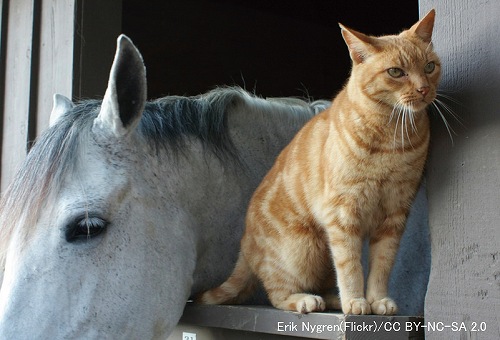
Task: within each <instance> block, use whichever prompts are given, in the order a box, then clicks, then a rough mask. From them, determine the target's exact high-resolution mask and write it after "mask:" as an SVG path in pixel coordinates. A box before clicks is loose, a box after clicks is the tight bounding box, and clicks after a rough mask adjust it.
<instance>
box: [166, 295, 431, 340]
mask: <svg viewBox="0 0 500 340" xmlns="http://www.w3.org/2000/svg"><path fill="white" fill-rule="evenodd" d="M422 324H423V318H419V317H408V316H379V315H349V316H345V315H344V314H342V313H336V312H325V313H309V314H299V313H294V312H287V311H282V310H279V309H275V308H272V307H267V306H243V305H238V306H217V305H216V306H209V305H197V304H192V303H188V304H187V305H186V308H185V309H184V314H183V316H182V318H181V321H180V324H179V326H177V329H176V330H175V331H174V333H173V334H172V335H171V336H170V338H169V339H172V340H174V339H176V338H178V334H179V333H180V332H182V331H184V332H197V333H199V334H200V336H199V337H198V338H197V339H200V340H203V339H205V340H208V339H217V338H219V339H220V338H228V339H229V338H237V339H243V338H245V339H292V337H294V338H297V337H298V338H305V339H345V340H349V339H353V340H354V339H363V340H369V339H385V340H403V339H423V338H424V328H422V327H420V325H422ZM264 334H265V335H264ZM270 335H274V336H270Z"/></svg>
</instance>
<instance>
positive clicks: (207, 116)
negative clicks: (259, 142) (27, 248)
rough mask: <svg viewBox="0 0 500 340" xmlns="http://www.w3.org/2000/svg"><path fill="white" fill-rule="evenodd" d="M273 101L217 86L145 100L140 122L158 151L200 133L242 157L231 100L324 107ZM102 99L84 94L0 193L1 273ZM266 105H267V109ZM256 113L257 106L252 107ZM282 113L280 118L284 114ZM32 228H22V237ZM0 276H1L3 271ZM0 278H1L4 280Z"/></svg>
mask: <svg viewBox="0 0 500 340" xmlns="http://www.w3.org/2000/svg"><path fill="white" fill-rule="evenodd" d="M273 102H275V103H273V104H270V102H269V101H267V100H264V99H261V98H257V97H255V96H254V95H251V94H249V93H248V92H246V91H245V90H243V89H241V88H217V89H215V90H213V91H210V92H208V93H206V94H203V95H198V96H194V97H178V96H171V97H164V98H160V99H157V100H154V101H150V102H147V103H146V105H145V109H144V113H143V116H142V118H141V121H140V123H139V126H138V128H137V131H138V133H139V134H140V135H142V136H143V137H144V138H145V139H146V140H147V141H149V142H150V145H151V146H152V147H153V148H154V149H155V152H157V153H158V151H159V150H160V149H166V150H170V151H173V152H177V151H178V150H182V149H183V148H184V146H185V141H186V140H187V138H188V136H192V137H196V138H198V139H199V140H200V141H201V142H202V144H203V145H204V146H205V147H206V148H207V149H209V150H210V151H211V152H213V154H215V156H217V157H218V158H219V159H221V161H223V162H227V161H229V160H230V159H232V160H234V161H236V162H238V161H239V158H238V152H237V150H236V148H235V146H234V145H233V142H232V140H231V138H230V135H229V129H228V125H227V116H228V115H227V113H228V111H230V109H231V107H232V106H233V105H238V104H241V105H247V108H248V109H249V110H250V111H252V110H253V111H258V112H261V111H271V110H273V109H276V108H277V107H279V108H281V111H282V112H289V111H290V109H291V108H292V110H293V111H296V112H297V114H298V115H307V116H312V115H313V114H314V113H317V112H318V111H320V110H321V109H323V108H324V103H321V104H320V105H314V103H313V104H309V103H306V102H305V101H300V100H295V99H293V100H291V101H290V100H288V99H282V100H280V99H277V100H274V101H273ZM100 106H101V101H99V100H85V101H81V102H79V103H77V104H76V105H75V107H74V108H73V109H72V110H71V111H69V112H67V113H66V114H64V115H63V116H62V117H61V118H60V119H59V120H58V121H57V123H56V124H55V125H54V126H52V127H50V128H49V129H47V130H46V131H45V132H44V133H43V134H42V135H41V136H40V137H39V138H38V139H37V140H36V142H35V143H34V145H33V147H32V148H31V150H30V151H29V153H28V155H27V157H26V159H25V161H24V163H23V165H22V166H21V168H20V169H19V170H18V172H17V174H16V176H15V177H14V179H13V181H12V183H11V184H10V185H9V187H8V188H7V190H6V191H5V193H4V194H3V195H2V197H1V199H0V273H1V272H2V271H3V267H4V265H5V256H6V253H7V249H8V244H9V240H10V238H11V237H12V235H13V233H14V227H15V226H16V225H17V224H18V222H19V221H21V222H22V223H23V224H25V225H33V224H34V223H35V222H36V219H37V218H38V216H39V212H40V210H41V209H42V208H43V206H44V204H46V202H47V200H48V199H49V196H50V195H51V193H57V192H58V190H59V189H60V185H61V183H62V182H63V181H62V179H63V178H64V177H65V176H66V175H67V174H69V173H71V172H72V171H73V166H74V164H76V161H77V157H78V155H79V150H80V148H79V146H80V145H84V143H86V142H87V140H88V138H91V137H90V135H91V129H92V125H93V121H94V119H95V118H96V117H97V115H98V113H99V109H100ZM263 107H265V108H267V110H263ZM252 113H256V112H252ZM283 116H284V115H280V117H278V118H277V119H282V118H283ZM28 229H29V228H24V229H23V230H22V231H20V232H21V233H22V234H21V235H20V236H21V237H22V239H23V240H26V239H27V237H28V234H29V230H28ZM0 278H1V276H0ZM0 283H1V281H0Z"/></svg>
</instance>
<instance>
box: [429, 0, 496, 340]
mask: <svg viewBox="0 0 500 340" xmlns="http://www.w3.org/2000/svg"><path fill="white" fill-rule="evenodd" d="M420 6H421V8H420V12H421V15H423V14H425V13H426V12H427V11H428V10H430V9H431V8H432V7H435V8H436V11H437V21H436V27H435V33H434V37H433V41H434V44H435V46H436V49H437V51H438V53H439V55H440V56H441V59H442V63H443V81H442V87H443V88H444V89H449V90H452V91H453V93H452V94H451V95H452V96H453V97H455V98H456V99H457V100H459V101H461V102H462V103H463V106H457V107H455V111H456V112H457V113H458V114H459V115H460V116H461V117H462V119H463V120H464V125H465V127H466V129H459V130H460V131H459V132H458V135H457V136H455V137H454V140H455V141H454V145H452V143H451V142H450V138H449V136H448V134H447V132H446V130H445V128H444V126H443V123H442V122H441V121H440V120H439V119H435V120H434V122H433V126H432V130H433V135H432V149H431V155H430V159H429V163H428V169H427V184H428V185H427V188H428V198H429V223H430V229H431V242H432V269H431V274H430V282H429V287H428V291H427V296H426V301H425V318H426V322H428V323H429V325H430V326H436V328H434V329H432V327H428V328H427V333H426V338H428V339H458V338H460V339H500V191H499V190H500V189H499V188H500V104H499V99H498V98H499V94H500V59H499V58H498V56H499V55H500V44H498V37H499V36H500V22H499V21H498V18H499V17H500V2H498V1H478V2H476V1H465V0H462V1H455V0H443V1H439V2H436V1H430V0H421V1H420ZM448 118H449V117H448ZM451 124H452V125H453V127H454V128H456V129H457V128H460V126H459V124H457V122H456V121H454V120H453V119H451ZM484 328H486V330H484ZM483 330H484V331H483Z"/></svg>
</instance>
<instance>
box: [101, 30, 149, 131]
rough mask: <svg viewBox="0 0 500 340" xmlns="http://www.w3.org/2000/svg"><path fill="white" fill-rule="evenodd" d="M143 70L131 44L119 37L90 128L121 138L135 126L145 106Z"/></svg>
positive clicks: (141, 61)
mask: <svg viewBox="0 0 500 340" xmlns="http://www.w3.org/2000/svg"><path fill="white" fill-rule="evenodd" d="M146 92H147V90H146V69H145V67H144V62H143V60H142V56H141V54H140V53H139V51H138V50H137V48H136V47H135V46H134V44H133V43H132V41H131V40H130V39H129V38H128V37H127V36H125V35H123V34H122V35H120V36H119V37H118V40H117V48H116V54H115V59H114V60H113V65H112V66H111V71H110V74H109V80H108V88H107V89H106V93H105V94H104V99H103V100H102V106H101V110H100V111H99V115H98V116H97V118H96V119H95V121H94V126H95V127H99V128H101V129H104V130H108V131H111V132H112V133H113V134H114V135H115V136H117V137H122V136H125V135H127V134H128V133H129V132H130V131H133V130H134V129H135V127H136V126H137V124H138V122H139V120H140V118H141V116H142V111H143V110H144V105H145V103H146Z"/></svg>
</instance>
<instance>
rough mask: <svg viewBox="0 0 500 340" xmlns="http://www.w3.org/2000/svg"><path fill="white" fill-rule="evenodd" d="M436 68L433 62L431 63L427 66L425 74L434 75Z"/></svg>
mask: <svg viewBox="0 0 500 340" xmlns="http://www.w3.org/2000/svg"><path fill="white" fill-rule="evenodd" d="M435 68H436V64H435V63H434V62H433V61H431V62H430V63H428V64H427V65H425V67H424V72H425V73H432V72H433V71H434V69H435Z"/></svg>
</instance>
